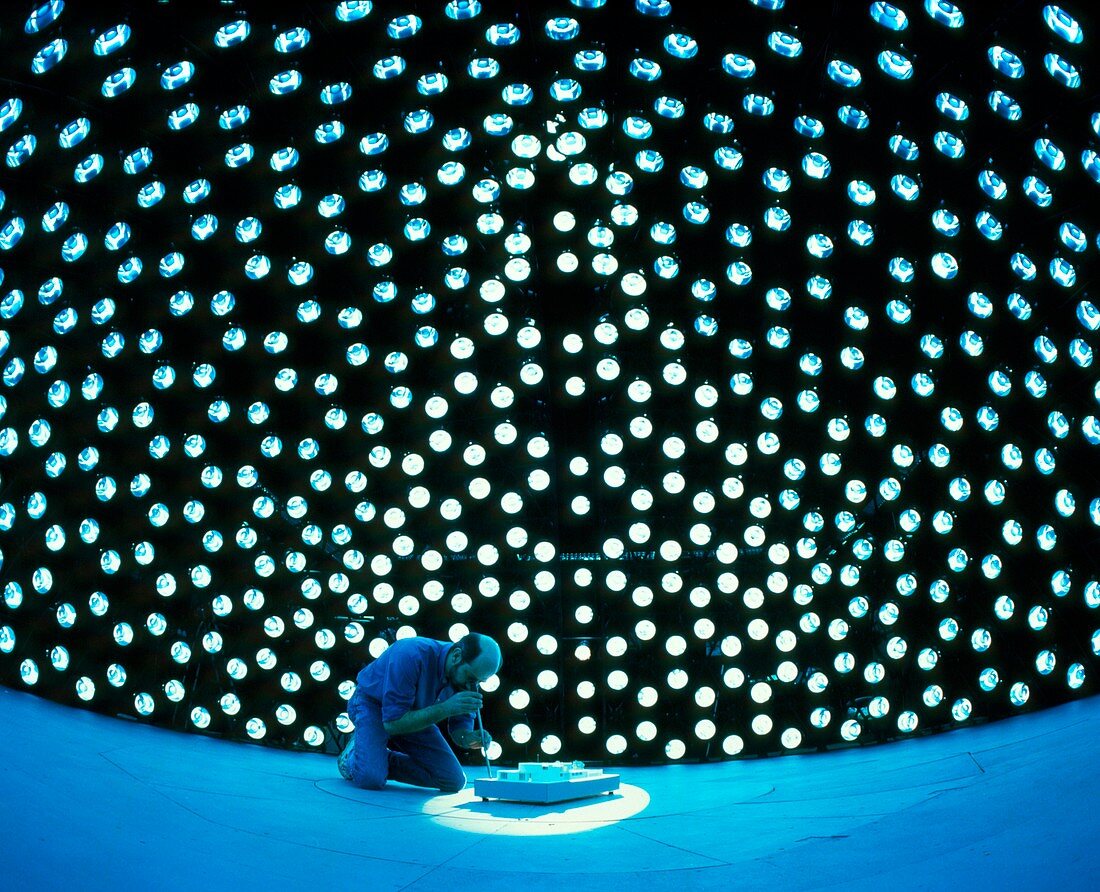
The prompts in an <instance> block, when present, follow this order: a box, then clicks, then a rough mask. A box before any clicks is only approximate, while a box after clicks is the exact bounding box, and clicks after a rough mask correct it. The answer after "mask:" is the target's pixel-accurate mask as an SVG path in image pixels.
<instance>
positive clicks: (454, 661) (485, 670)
mask: <svg viewBox="0 0 1100 892" xmlns="http://www.w3.org/2000/svg"><path fill="white" fill-rule="evenodd" d="M485 663H487V661H486V660H483V659H481V658H480V657H479V658H478V659H476V660H474V661H473V662H472V663H467V662H465V660H464V657H463V655H462V651H460V650H458V649H456V650H455V651H453V652H452V654H451V657H450V659H449V660H448V661H447V681H448V682H449V683H450V685H451V687H452V688H454V689H455V690H456V691H476V690H477V689H478V685H480V684H483V683H484V682H485V681H487V680H488V679H489V678H490V677H491V676H492V675H493V671H492V670H493V669H494V668H495V667H492V666H487V665H482V664H485Z"/></svg>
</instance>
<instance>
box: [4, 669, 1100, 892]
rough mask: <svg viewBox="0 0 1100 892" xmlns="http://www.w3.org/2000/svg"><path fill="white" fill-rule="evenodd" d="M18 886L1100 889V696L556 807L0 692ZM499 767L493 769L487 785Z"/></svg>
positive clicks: (628, 777) (644, 779) (648, 781)
mask: <svg viewBox="0 0 1100 892" xmlns="http://www.w3.org/2000/svg"><path fill="white" fill-rule="evenodd" d="M0 728H2V729H3V734H2V735H0V741H2V742H0V751H2V758H0V790H2V791H3V796H2V798H0V802H2V803H3V806H4V808H3V830H2V832H0V889H4V890H39V889H66V890H69V889H80V890H84V889H118V888H127V889H177V890H178V889H191V888H203V889H264V890H277V889H310V890H332V889H370V890H386V889H411V890H426V889H439V888H447V887H449V886H450V884H459V885H456V886H455V888H467V889H476V890H477V892H492V890H497V889H502V890H503V889H509V890H513V889H522V890H523V892H534V890H540V889H563V888H564V889H568V890H570V892H573V890H577V892H580V890H589V889H591V890H597V889H598V890H600V892H613V890H617V889H626V888H628V887H632V888H636V889H637V890H638V892H643V890H644V892H650V890H654V889H671V888H676V889H679V890H688V889H717V888H722V889H742V888H745V889H807V890H809V889H837V890H840V889H844V890H860V889H869V890H870V889H875V890H880V889H881V890H890V889H955V888H962V887H965V888H968V889H978V890H984V889H998V890H999V889H1029V890H1036V889H1090V888H1100V846H1098V845H1097V836H1098V831H1100V809H1098V804H1097V794H1098V792H1100V775H1098V772H1097V769H1096V764H1095V763H1096V752H1097V735H1098V732H1100V698H1092V699H1090V700H1084V701H1080V702H1077V703H1071V704H1068V705H1065V706H1061V707H1057V708H1054V709H1050V710H1046V711H1043V712H1037V713H1032V714H1028V715H1022V716H1017V717H1015V718H1012V719H1009V720H1006V721H1003V722H999V723H996V724H990V725H984V726H981V727H973V728H965V729H960V730H958V731H955V732H952V733H950V734H943V735H937V736H932V737H926V738H918V739H914V740H908V741H903V742H900V743H895V744H889V745H885V746H876V747H866V748H860V749H850V750H843V751H838V752H831V753H824V754H817V755H807V756H788V757H784V758H779V759H764V760H750V761H741V762H727V763H721V764H709V765H673V766H665V767H653V768H641V769H626V770H623V771H622V780H623V788H622V790H621V791H620V793H619V794H617V795H614V796H604V797H599V798H597V799H592V800H586V801H580V802H576V803H562V804H559V805H555V806H541V807H539V806H525V805H518V804H510V803H500V802H481V801H480V800H477V799H475V798H474V797H473V793H472V789H470V788H468V789H467V790H465V791H463V792H462V793H458V794H455V795H451V796H443V795H433V794H432V793H431V792H429V791H422V790H416V789H414V788H411V787H405V786H401V785H395V784H391V785H390V786H389V787H388V788H387V789H385V790H383V791H379V792H367V791H363V790H357V789H355V788H354V787H352V786H351V785H350V784H348V783H347V782H345V781H343V780H342V779H341V778H340V777H339V775H338V774H337V773H336V764H335V759H334V758H333V757H331V756H322V755H314V754H302V753H289V752H283V751H279V750H272V749H267V748H264V747H258V746H251V745H244V744H236V743H228V742H224V741H220V740H213V739H210V738H203V737H198V736H193V735H187V734H177V733H174V732H170V731H163V730H161V729H158V728H152V727H148V726H144V725H138V724H134V723H131V722H126V721H122V720H119V719H111V718H106V717H103V716H98V715H94V714H92V713H88V712H83V711H80V710H74V709H68V708H65V707H62V706H58V705H56V704H53V703H50V702H47V701H43V700H40V699H38V698H36V697H33V696H31V695H28V694H26V693H23V692H19V691H12V690H8V689H4V688H0ZM482 772H484V767H483V766H482V767H480V768H479V767H478V766H476V765H471V766H469V768H468V769H467V774H468V775H469V777H470V778H471V779H473V778H475V777H478V776H480V774H481V773H482Z"/></svg>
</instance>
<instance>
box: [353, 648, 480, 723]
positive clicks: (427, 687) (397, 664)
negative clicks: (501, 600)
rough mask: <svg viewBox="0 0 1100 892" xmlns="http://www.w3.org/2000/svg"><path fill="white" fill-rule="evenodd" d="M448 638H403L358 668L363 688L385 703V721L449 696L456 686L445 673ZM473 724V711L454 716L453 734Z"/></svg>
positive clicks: (452, 719) (367, 693)
mask: <svg viewBox="0 0 1100 892" xmlns="http://www.w3.org/2000/svg"><path fill="white" fill-rule="evenodd" d="M452 647H454V645H453V644H451V642H449V641H436V640H434V639H432V638H402V639H401V640H399V641H395V642H394V643H393V644H391V645H390V646H389V647H388V648H386V650H385V651H384V652H383V653H382V656H380V657H379V658H378V659H377V660H375V661H374V662H373V663H370V664H368V665H367V666H366V667H365V668H364V669H362V670H361V671H360V672H359V676H358V678H357V679H356V683H357V684H358V686H359V690H360V692H362V694H363V695H364V696H365V697H366V698H367V699H369V700H372V701H374V702H375V703H377V704H379V705H380V706H381V707H382V721H383V722H393V721H396V720H397V719H399V718H401V716H403V715H404V714H405V713H407V712H411V711H412V710H414V709H425V708H427V707H429V706H434V705H435V704H436V703H439V702H440V701H443V700H447V699H448V698H450V697H451V695H452V694H454V693H455V690H454V688H453V687H451V685H450V684H449V683H448V682H447V677H446V674H445V669H446V663H447V654H448V653H449V652H450V650H451V648H452ZM473 726H474V717H473V715H472V714H469V713H468V714H466V715H459V716H454V717H452V718H451V719H450V720H449V722H448V725H447V728H448V730H449V731H450V732H451V734H454V732H455V731H459V730H464V729H465V730H469V729H470V728H472V727H473Z"/></svg>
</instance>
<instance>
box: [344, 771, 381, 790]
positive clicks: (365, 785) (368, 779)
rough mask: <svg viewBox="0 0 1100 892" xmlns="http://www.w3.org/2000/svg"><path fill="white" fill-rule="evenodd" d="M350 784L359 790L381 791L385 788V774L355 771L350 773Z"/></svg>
mask: <svg viewBox="0 0 1100 892" xmlns="http://www.w3.org/2000/svg"><path fill="white" fill-rule="evenodd" d="M351 782H352V783H353V784H355V786H357V787H358V788H359V789H360V790H381V789H382V788H383V787H384V786H386V774H385V772H383V771H372V770H369V769H368V770H366V771H355V770H354V769H353V770H352V772H351Z"/></svg>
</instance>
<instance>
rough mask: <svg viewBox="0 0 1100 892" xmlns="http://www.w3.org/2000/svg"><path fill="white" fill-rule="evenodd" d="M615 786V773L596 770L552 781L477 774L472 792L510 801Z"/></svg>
mask: <svg viewBox="0 0 1100 892" xmlns="http://www.w3.org/2000/svg"><path fill="white" fill-rule="evenodd" d="M617 789H619V775H617V774H597V775H594V776H591V777H583V778H577V779H576V780H563V781H553V782H538V781H514V780H497V779H496V778H489V777H479V778H478V779H477V780H475V781H474V795H475V796H480V797H481V798H482V799H507V800H508V801H510V802H539V803H547V802H565V801H567V800H569V799H583V798H584V797H586V796H598V795H599V794H600V793H611V792H613V791H615V790H617Z"/></svg>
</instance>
